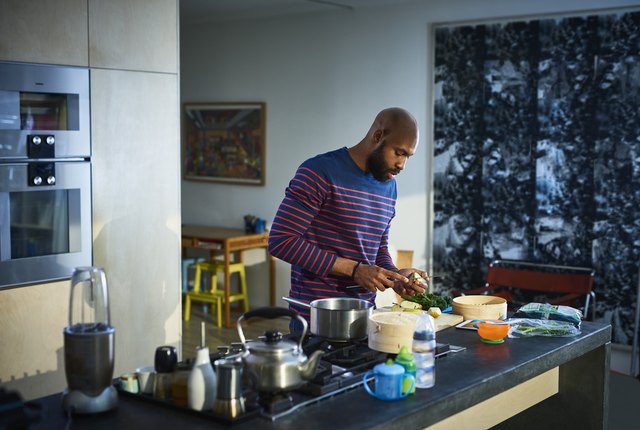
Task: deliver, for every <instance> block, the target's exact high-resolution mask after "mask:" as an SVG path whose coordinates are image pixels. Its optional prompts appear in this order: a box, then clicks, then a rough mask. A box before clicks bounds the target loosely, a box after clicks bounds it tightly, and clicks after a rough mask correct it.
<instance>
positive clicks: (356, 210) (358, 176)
mask: <svg viewBox="0 0 640 430" xmlns="http://www.w3.org/2000/svg"><path fill="white" fill-rule="evenodd" d="M396 197H397V191H396V182H395V179H391V180H389V181H386V182H380V181H378V180H376V179H375V178H374V177H373V176H372V175H371V174H370V173H364V172H363V171H362V170H361V169H360V168H359V167H358V166H357V165H356V163H355V162H354V161H353V159H352V158H351V156H350V155H349V153H348V151H347V148H341V149H338V150H334V151H331V152H328V153H325V154H321V155H318V156H315V157H313V158H311V159H309V160H307V161H305V162H304V163H302V165H301V166H300V167H299V168H298V170H297V172H296V174H295V176H294V177H293V179H292V180H291V182H290V183H289V186H288V187H287V189H286V191H285V197H284V200H283V201H282V203H281V204H280V207H279V208H278V212H277V213H276V216H275V219H274V220H273V224H272V227H271V232H270V234H269V253H271V255H273V256H274V257H276V258H279V259H281V260H283V261H286V262H288V263H290V264H291V291H290V296H291V297H293V298H297V299H300V300H303V301H306V302H310V301H312V300H315V299H320V298H328V297H358V298H361V299H366V300H370V301H372V300H373V299H374V298H375V293H372V292H369V291H366V290H364V289H361V288H356V289H351V290H346V289H345V288H344V287H346V286H348V285H354V282H353V280H352V279H351V278H350V277H343V276H336V275H331V274H330V273H329V272H330V270H331V268H332V267H333V264H334V262H335V260H336V258H337V257H338V256H340V257H343V258H348V259H349V260H353V261H360V262H362V263H363V264H376V265H378V266H381V267H384V268H386V269H391V270H396V267H395V265H394V263H393V261H392V260H391V257H390V256H389V251H388V248H387V245H388V235H389V223H390V222H391V220H392V219H393V217H394V216H395V203H396ZM290 307H291V308H292V309H293V310H295V311H297V312H298V313H299V314H301V315H302V316H304V317H306V318H307V319H309V310H308V309H306V308H301V307H299V306H296V305H290Z"/></svg>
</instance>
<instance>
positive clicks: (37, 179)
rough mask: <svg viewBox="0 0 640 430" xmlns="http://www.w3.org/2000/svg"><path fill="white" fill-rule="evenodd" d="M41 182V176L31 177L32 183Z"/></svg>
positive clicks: (38, 183) (37, 183)
mask: <svg viewBox="0 0 640 430" xmlns="http://www.w3.org/2000/svg"><path fill="white" fill-rule="evenodd" d="M41 183H42V177H40V176H36V177H35V178H33V184H34V185H40V184H41Z"/></svg>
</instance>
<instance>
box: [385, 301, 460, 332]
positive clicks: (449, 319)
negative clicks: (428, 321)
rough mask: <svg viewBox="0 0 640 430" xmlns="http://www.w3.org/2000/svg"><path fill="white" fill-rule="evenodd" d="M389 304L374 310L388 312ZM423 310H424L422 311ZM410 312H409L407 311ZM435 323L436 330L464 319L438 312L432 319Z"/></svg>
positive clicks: (389, 309)
mask: <svg viewBox="0 0 640 430" xmlns="http://www.w3.org/2000/svg"><path fill="white" fill-rule="evenodd" d="M390 311H391V306H384V307H382V308H378V309H376V310H375V311H374V312H390ZM423 312H424V311H423ZM409 314H410V313H409ZM433 320H434V321H435V323H436V332H438V331H440V330H444V329H445V328H449V327H453V326H455V325H456V324H460V323H461V322H462V321H464V318H463V317H462V315H457V314H448V313H447V314H440V316H439V317H438V318H434V319H433Z"/></svg>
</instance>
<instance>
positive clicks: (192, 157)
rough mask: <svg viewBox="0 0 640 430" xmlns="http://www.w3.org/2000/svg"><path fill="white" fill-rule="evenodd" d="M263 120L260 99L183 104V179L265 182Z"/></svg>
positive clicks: (248, 182) (264, 111)
mask: <svg viewBox="0 0 640 430" xmlns="http://www.w3.org/2000/svg"><path fill="white" fill-rule="evenodd" d="M265 122H266V104H265V103H263V102H238V103H235V102H230V103H219V102H213V103H184V105H183V136H184V138H183V153H182V169H183V177H184V179H186V180H194V181H211V182H226V183H237V184H245V185H264V182H265V144H266V139H265Z"/></svg>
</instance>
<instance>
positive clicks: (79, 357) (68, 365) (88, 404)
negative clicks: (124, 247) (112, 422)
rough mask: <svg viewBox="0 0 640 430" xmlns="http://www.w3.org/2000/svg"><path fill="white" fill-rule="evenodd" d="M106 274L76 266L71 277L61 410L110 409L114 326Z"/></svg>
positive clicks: (113, 402)
mask: <svg viewBox="0 0 640 430" xmlns="http://www.w3.org/2000/svg"><path fill="white" fill-rule="evenodd" d="M109 315H110V314H109V294H108V290H107V277H106V275H105V273H104V270H102V269H101V268H99V267H78V268H76V269H75V270H74V271H73V275H72V277H71V291H70V296H69V326H67V327H65V329H64V368H65V374H66V377H67V383H68V388H67V389H66V390H65V393H64V397H63V402H62V405H63V408H64V409H65V410H68V411H71V412H76V413H81V414H85V413H86V414H88V413H96V412H104V411H107V410H110V409H113V408H115V407H116V406H117V404H118V393H117V391H116V389H115V387H114V386H113V385H112V379H113V364H114V347H115V328H113V327H112V326H111V323H110V316H109Z"/></svg>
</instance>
